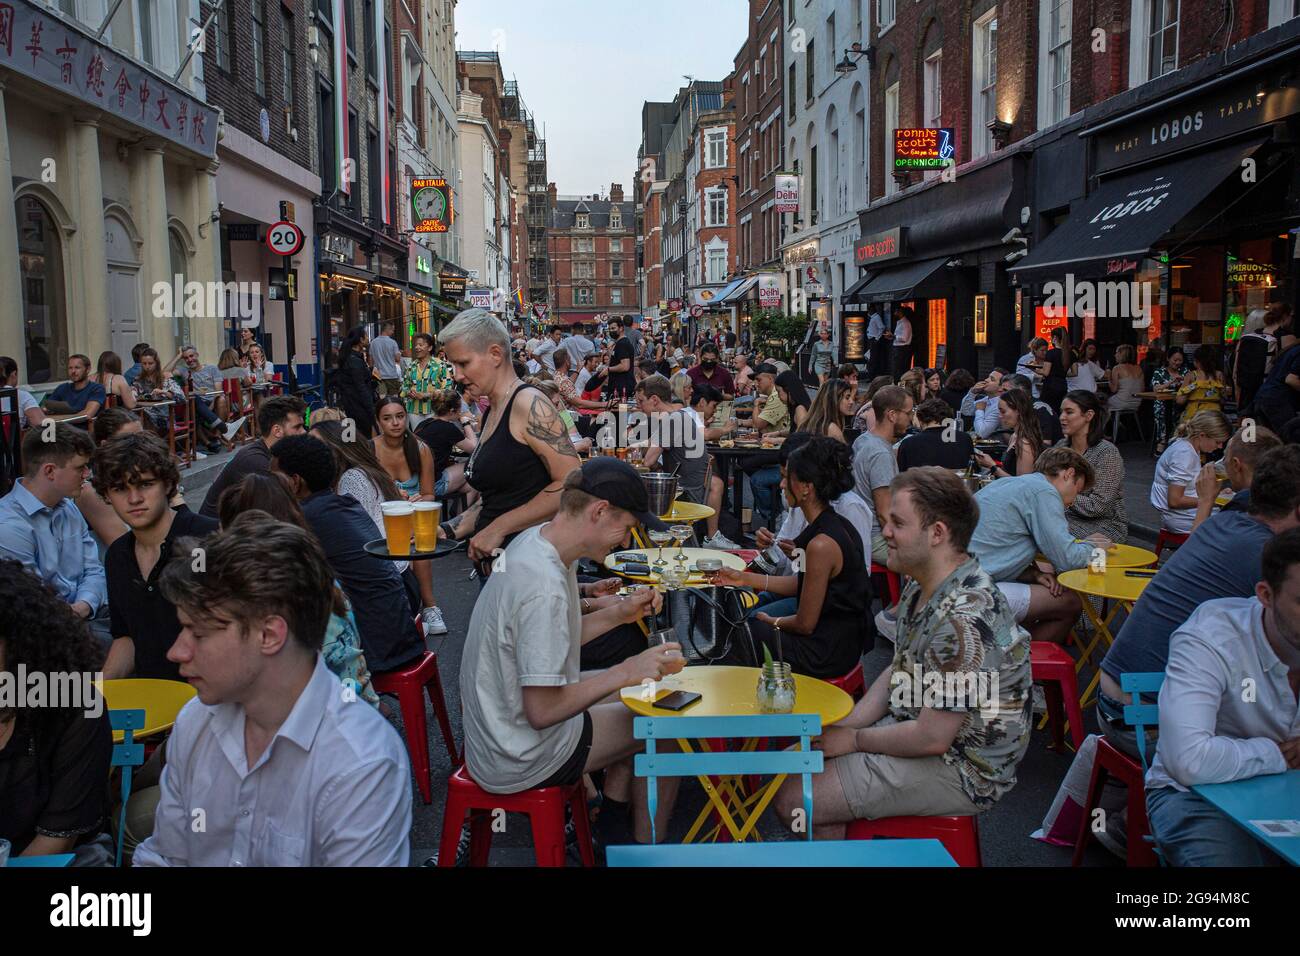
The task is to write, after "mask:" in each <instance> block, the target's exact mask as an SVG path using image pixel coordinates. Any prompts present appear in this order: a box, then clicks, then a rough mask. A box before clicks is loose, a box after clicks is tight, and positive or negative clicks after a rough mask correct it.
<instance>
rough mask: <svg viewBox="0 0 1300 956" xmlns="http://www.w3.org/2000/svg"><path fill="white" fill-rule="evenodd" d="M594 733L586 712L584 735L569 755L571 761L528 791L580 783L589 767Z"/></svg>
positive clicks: (583, 725)
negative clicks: (588, 759)
mask: <svg viewBox="0 0 1300 956" xmlns="http://www.w3.org/2000/svg"><path fill="white" fill-rule="evenodd" d="M592 731H593V728H592V723H591V714H589V713H588V712H587V711H585V710H584V711H583V712H582V733H581V734H580V735H579V736H578V746H577V747H576V748H574V751H573V753H572V754H570V755H569V759H568V760H566V761H564V764H563V766H561V767H560V768H559V769H558V770H556V771H555V773H553V774H551V775H550V776H549V777H547V778H546V779H545V780H543V781H542V782H541V783H539V784H534V785H533V786H531V787H529V788H528V789H529V790H541V789H542V788H543V787H572V786H573V785H574V784H575V783H577V782H578V781H580V780H581V779H582V773H583V771H584V770H585V769H586V767H587V756H588V755H589V754H590V753H591V735H592Z"/></svg>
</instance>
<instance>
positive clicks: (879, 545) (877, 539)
mask: <svg viewBox="0 0 1300 956" xmlns="http://www.w3.org/2000/svg"><path fill="white" fill-rule="evenodd" d="M871 560H872V561H874V562H875V563H876V564H878V565H880V566H881V567H882V568H883V567H885V566H886V565H887V563H888V561H889V545H888V544H886V543H885V538H884V536H883V535H882V534H881V533H880V532H879V531H872V532H871Z"/></svg>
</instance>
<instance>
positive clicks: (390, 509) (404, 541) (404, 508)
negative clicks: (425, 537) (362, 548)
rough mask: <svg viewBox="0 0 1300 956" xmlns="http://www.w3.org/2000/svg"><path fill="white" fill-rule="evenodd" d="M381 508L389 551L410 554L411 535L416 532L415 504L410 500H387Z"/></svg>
mask: <svg viewBox="0 0 1300 956" xmlns="http://www.w3.org/2000/svg"><path fill="white" fill-rule="evenodd" d="M379 510H380V511H382V512H383V515H384V537H385V538H387V539H388V553H389V554H410V553H411V537H412V535H413V534H414V533H415V506H414V505H413V504H411V503H410V502H409V501H385V502H383V503H382V504H381V505H380V506H379ZM435 533H436V526H435Z"/></svg>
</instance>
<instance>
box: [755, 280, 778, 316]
mask: <svg viewBox="0 0 1300 956" xmlns="http://www.w3.org/2000/svg"><path fill="white" fill-rule="evenodd" d="M758 304H759V305H761V306H762V307H763V308H765V309H779V308H780V307H781V277H780V276H779V275H775V274H773V273H770V272H769V273H764V274H762V275H760V276H759V277H758Z"/></svg>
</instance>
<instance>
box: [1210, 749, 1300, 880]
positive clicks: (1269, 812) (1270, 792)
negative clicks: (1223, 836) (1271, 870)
mask: <svg viewBox="0 0 1300 956" xmlns="http://www.w3.org/2000/svg"><path fill="white" fill-rule="evenodd" d="M1192 789H1193V790H1195V791H1196V792H1197V793H1198V794H1200V795H1201V796H1202V797H1204V798H1205V799H1206V800H1208V801H1210V803H1212V804H1214V805H1215V806H1216V807H1218V808H1219V809H1220V810H1222V811H1223V812H1224V813H1225V814H1227V815H1228V817H1229V818H1230V819H1231V820H1232V822H1233V823H1235V824H1237V826H1239V827H1241V828H1242V829H1243V830H1245V831H1246V832H1247V833H1249V834H1250V835H1251V836H1253V837H1254V838H1255V839H1256V840H1258V841H1259V842H1260V843H1262V844H1264V845H1265V846H1266V847H1268V848H1269V849H1270V850H1272V851H1273V852H1274V853H1276V854H1277V855H1278V856H1280V857H1282V859H1284V860H1286V861H1287V862H1289V863H1291V864H1292V865H1293V866H1300V836H1273V835H1271V834H1268V833H1265V832H1264V831H1263V830H1261V829H1259V828H1258V827H1256V826H1253V825H1251V822H1250V821H1251V820H1296V819H1300V770H1288V771H1287V772H1286V773H1270V774H1265V775H1263V776H1260V777H1251V778H1249V779H1248V780H1234V781H1233V782H1232V783H1204V784H1200V785H1199V786H1195V787H1193V788H1192Z"/></svg>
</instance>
